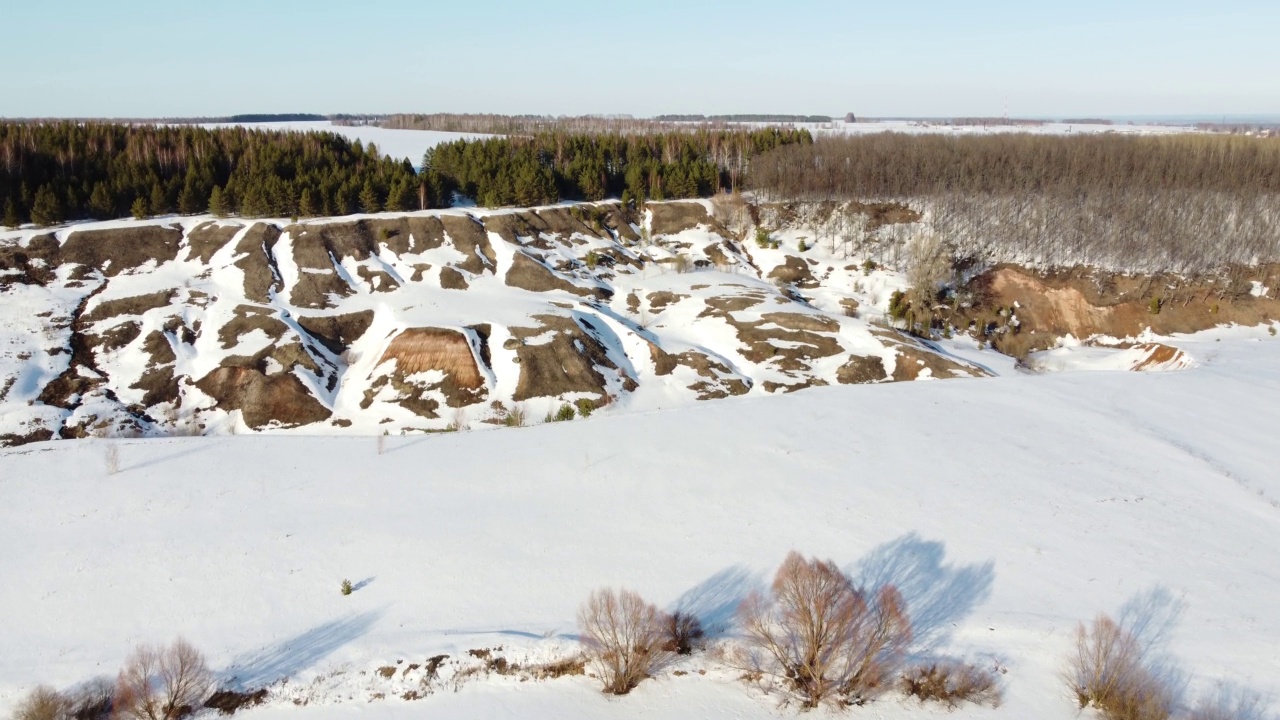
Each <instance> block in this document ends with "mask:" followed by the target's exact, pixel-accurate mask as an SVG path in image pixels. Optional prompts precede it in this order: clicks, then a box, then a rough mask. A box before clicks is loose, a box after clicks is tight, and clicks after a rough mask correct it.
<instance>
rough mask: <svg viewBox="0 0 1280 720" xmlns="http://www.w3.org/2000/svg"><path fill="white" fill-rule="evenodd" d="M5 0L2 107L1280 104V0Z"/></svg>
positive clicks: (1040, 109) (979, 109)
mask: <svg viewBox="0 0 1280 720" xmlns="http://www.w3.org/2000/svg"><path fill="white" fill-rule="evenodd" d="M193 5H194V3H191V2H189V0H187V1H184V0H164V1H161V0H117V1H116V2H102V1H101V0H62V1H58V0H4V10H3V13H0V14H2V15H3V26H4V27H5V32H4V33H3V35H4V49H5V53H4V54H5V57H6V58H8V62H7V70H6V71H5V72H4V73H0V116H7V117H15V116H28V117H29V116H95V117H103V116H114V117H157V116H166V117H175V116H197V115H228V114H234V113H245V112H318V113H334V112H442V111H451V112H502V113H549V114H579V113H630V114H634V115H642V116H647V115H653V114H657V113H677V112H679V113H693V112H698V113H733V112H786V113H815V114H843V113H845V112H848V111H853V112H856V113H858V114H860V115H867V116H903V115H910V116H957V115H999V114H1001V113H1002V112H1003V107H1004V103H1005V98H1006V97H1007V98H1008V102H1009V111H1010V114H1011V115H1015V116H1050V117H1052V116H1058V117H1061V116H1082V115H1091V116H1092V115H1112V116H1115V115H1165V114H1203V115H1215V116H1216V115H1221V114H1271V115H1280V52H1277V50H1276V49H1275V48H1276V47H1277V45H1280V2H1277V0H1266V1H1264V0H1248V1H1245V0H1240V1H1235V0H1221V1H1218V2H1213V1H1211V0H1210V1H1205V0H1201V1H1200V2H1188V1H1184V0H1165V1H1164V2H1153V1H1149V0H1133V1H1129V2H1126V1H1124V0H1115V1H1112V2H1107V1H1105V0H1068V1H1066V2H1049V3H1046V2H1040V1H1039V0H1021V1H1017V2H1014V1H1010V0H985V1H984V0H969V1H968V2H964V1H963V0H951V1H949V2H935V1H931V0H916V1H914V2H913V1H905V2H890V1H889V0H880V1H879V2H874V3H866V2H856V1H850V0H844V1H843V2H841V1H838V0H796V1H794V2H790V3H787V2H758V1H756V0H739V1H738V2H714V1H711V0H701V1H699V0H685V1H684V2H675V1H673V0H647V1H646V2H626V3H602V2H584V1H582V0H541V1H539V0H526V1H524V2H499V1H497V0H470V1H466V2H464V1H456V2H434V1H432V0H416V1H408V0H370V1H369V2H341V3H340V2H334V1H333V0H305V1H303V0H254V1H252V2H250V1H246V0H215V1H213V2H203V3H200V4H199V6H198V7H193Z"/></svg>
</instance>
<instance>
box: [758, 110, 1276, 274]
mask: <svg viewBox="0 0 1280 720" xmlns="http://www.w3.org/2000/svg"><path fill="white" fill-rule="evenodd" d="M750 186H751V188H752V189H754V190H755V191H756V192H758V193H760V194H761V195H762V196H763V197H766V198H775V199H785V200H812V201H843V200H859V201H866V200H898V201H903V202H908V203H910V204H912V205H913V206H921V207H924V208H927V210H928V214H929V216H930V223H931V227H932V228H933V229H934V230H936V231H937V232H939V233H941V234H942V235H943V236H945V237H947V238H948V239H949V240H951V241H954V242H958V243H967V244H969V245H970V246H971V247H983V248H986V249H987V251H988V252H989V253H990V254H991V256H992V257H994V258H996V259H1000V260H1009V261H1015V260H1018V259H1027V258H1031V259H1038V260H1039V261H1042V262H1047V263H1051V264H1054V263H1058V264H1070V263H1074V262H1088V263H1102V264H1107V265H1111V266H1114V267H1121V268H1126V269H1130V270H1141V269H1146V270H1161V271H1163V270H1173V271H1179V272H1182V271H1202V270H1207V269H1211V268H1213V267H1217V266H1220V265H1223V264H1241V265H1248V264H1253V263H1256V262H1273V261H1277V260H1280V139H1267V138H1256V137H1255V138H1250V137H1240V136H1229V135H1167V136H1152V137H1142V136H1130V135H1073V136H1052V135H1032V134H1012V133H1010V134H998V135H982V136H960V137H955V136H947V135H903V134H896V133H883V134H876V135H864V136H855V137H843V138H823V139H822V140H820V141H818V142H815V143H812V144H809V145H793V146H788V147H782V148H778V149H776V150H773V151H771V152H769V153H765V154H764V155H762V156H760V157H758V158H756V159H755V160H754V161H753V162H752V165H751V177H750Z"/></svg>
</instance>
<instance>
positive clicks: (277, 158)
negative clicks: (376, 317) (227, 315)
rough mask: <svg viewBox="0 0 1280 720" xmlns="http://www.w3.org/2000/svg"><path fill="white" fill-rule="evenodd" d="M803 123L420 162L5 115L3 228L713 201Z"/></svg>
mask: <svg viewBox="0 0 1280 720" xmlns="http://www.w3.org/2000/svg"><path fill="white" fill-rule="evenodd" d="M810 142H812V138H811V137H810V136H809V134H808V132H806V131H803V130H800V131H796V130H778V129H765V130H756V131H751V132H742V131H739V132H732V131H707V130H700V131H696V132H674V133H668V134H655V135H625V136H624V135H617V134H615V135H575V134H566V133H547V134H540V135H536V136H533V137H512V138H490V139H484V140H462V141H458V142H454V143H450V144H446V145H442V146H439V147H438V148H436V149H434V150H433V151H430V152H428V153H427V155H426V157H425V158H424V159H423V162H424V165H423V168H422V170H421V171H419V170H417V169H415V168H414V167H413V166H412V164H411V163H410V162H408V161H397V160H390V159H387V158H384V157H382V155H381V153H380V152H379V150H378V149H377V147H376V146H374V145H373V144H369V145H367V146H366V145H362V144H361V143H360V142H359V141H358V140H357V141H350V140H348V139H346V138H344V137H342V136H339V135H336V134H333V133H326V132H312V133H297V132H273V131H260V130H250V129H245V128H225V129H208V128H199V127H191V126H177V127H172V126H154V125H125V124H111V123H75V122H60V123H0V211H2V212H3V218H2V222H3V224H4V225H5V226H8V227H15V226H17V225H20V224H23V223H28V222H30V223H35V224H37V225H55V224H57V223H60V222H63V221H67V220H82V219H110V218H118V217H127V216H130V215H132V216H133V217H137V218H145V217H151V216H154V215H163V214H171V213H181V214H198V213H204V212H211V213H213V214H215V215H242V216H246V217H290V216H301V217H308V216H321V215H346V214H349V213H353V212H379V211H383V210H386V211H400V210H417V209H425V208H431V207H442V206H447V205H448V204H449V203H450V201H451V200H452V194H453V193H454V192H459V193H461V194H463V195H465V196H467V197H471V198H474V199H475V200H476V202H478V203H479V204H481V205H486V206H500V205H535V204H542V203H550V202H556V201H558V200H561V199H587V200H598V199H603V198H605V197H622V198H624V199H627V200H630V199H635V200H637V201H642V200H645V199H663V198H687V197H699V196H707V195H711V194H713V193H715V192H717V191H718V190H720V189H727V188H732V187H737V186H738V184H739V183H740V182H741V180H742V178H743V175H744V174H745V171H746V168H747V165H748V162H749V160H750V158H751V157H754V156H755V155H757V154H759V153H761V152H765V151H767V150H770V149H773V148H777V147H780V146H782V145H787V144H794V143H810Z"/></svg>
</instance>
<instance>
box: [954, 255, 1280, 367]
mask: <svg viewBox="0 0 1280 720" xmlns="http://www.w3.org/2000/svg"><path fill="white" fill-rule="evenodd" d="M1254 280H1256V281H1258V282H1262V283H1263V284H1264V286H1267V287H1271V288H1275V287H1277V286H1280V266H1276V265H1272V266H1263V267H1259V268H1252V269H1248V270H1245V269H1233V270H1231V271H1229V272H1227V273H1224V274H1223V275H1220V276H1216V277H1211V278H1181V277H1177V276H1173V275H1158V276H1128V275H1122V274H1117V273H1105V272H1100V271H1097V270H1095V269H1092V268H1085V267H1077V268H1071V269H1069V270H1063V271H1060V272H1055V273H1040V272H1035V271H1030V270H1027V269H1025V268H1021V267H1017V266H1011V265H1002V266H999V267H996V268H993V269H992V270H990V271H988V272H986V273H983V274H982V275H980V276H978V277H977V278H975V279H974V280H973V281H972V282H970V283H969V285H968V290H969V291H970V292H972V294H973V296H974V298H975V302H974V303H973V306H972V307H970V308H962V309H960V310H958V311H948V312H944V313H941V315H942V317H943V318H944V319H947V320H948V321H949V322H951V323H952V324H954V325H956V326H958V327H961V328H964V327H966V326H968V325H970V324H971V323H972V324H974V325H975V326H976V327H977V328H978V331H979V332H980V333H981V332H983V331H985V332H986V336H987V337H988V339H989V340H990V341H991V343H992V345H993V346H994V347H995V348H996V349H998V350H1000V351H1001V352H1004V353H1006V354H1009V355H1013V356H1015V357H1026V355H1027V354H1028V353H1031V352H1034V351H1036V350H1043V349H1046V348H1049V347H1053V346H1054V345H1055V344H1056V342H1057V340H1058V339H1059V338H1062V337H1064V336H1066V335H1072V336H1074V337H1076V338H1079V339H1087V338H1090V337H1093V336H1095V335H1108V336H1111V337H1117V338H1125V337H1135V336H1137V335H1140V334H1141V333H1142V332H1143V331H1144V330H1147V329H1150V330H1151V331H1152V332H1154V333H1157V334H1161V335H1168V334H1172V333H1188V332H1196V331H1199V330H1205V329H1207V328H1211V327H1215V326H1217V325H1222V324H1230V323H1236V324H1240V325H1258V324H1260V323H1265V322H1271V321H1274V320H1277V319H1280V298H1277V297H1275V295H1276V292H1275V290H1273V291H1272V293H1271V296H1268V297H1254V296H1253V295H1252V294H1251V290H1252V288H1253V285H1252V283H1251V282H1250V281H1254ZM1011 315H1013V316H1016V318H1017V323H1016V324H1015V323H1013V322H1012V320H1011V317H1010V316H1011Z"/></svg>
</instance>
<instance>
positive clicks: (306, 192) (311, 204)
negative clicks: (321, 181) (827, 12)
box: [298, 188, 320, 217]
mask: <svg viewBox="0 0 1280 720" xmlns="http://www.w3.org/2000/svg"><path fill="white" fill-rule="evenodd" d="M298 214H299V215H301V216H302V217H315V216H316V215H319V214H320V206H319V204H318V203H317V202H316V194H315V193H314V192H312V191H311V188H303V190H302V195H301V196H300V197H299V198H298Z"/></svg>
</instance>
